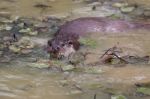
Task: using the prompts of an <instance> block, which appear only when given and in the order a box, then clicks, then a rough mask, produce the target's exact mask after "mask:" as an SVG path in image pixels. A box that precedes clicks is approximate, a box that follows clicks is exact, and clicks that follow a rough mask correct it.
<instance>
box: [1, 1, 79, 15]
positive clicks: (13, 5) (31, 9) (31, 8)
mask: <svg viewBox="0 0 150 99" xmlns="http://www.w3.org/2000/svg"><path fill="white" fill-rule="evenodd" d="M0 2H1V4H0V5H1V7H0V10H1V11H7V12H10V13H12V14H15V15H19V16H26V17H39V16H44V15H50V14H53V13H66V12H70V11H71V10H72V9H73V8H76V7H79V6H80V4H75V3H73V1H72V0H54V1H53V0H1V1H0ZM38 4H43V5H46V6H48V7H46V8H40V7H35V6H36V5H38Z"/></svg>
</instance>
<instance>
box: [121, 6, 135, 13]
mask: <svg viewBox="0 0 150 99" xmlns="http://www.w3.org/2000/svg"><path fill="white" fill-rule="evenodd" d="M134 9H135V7H134V6H128V7H121V8H120V10H121V12H123V13H129V12H132V11H133V10H134Z"/></svg>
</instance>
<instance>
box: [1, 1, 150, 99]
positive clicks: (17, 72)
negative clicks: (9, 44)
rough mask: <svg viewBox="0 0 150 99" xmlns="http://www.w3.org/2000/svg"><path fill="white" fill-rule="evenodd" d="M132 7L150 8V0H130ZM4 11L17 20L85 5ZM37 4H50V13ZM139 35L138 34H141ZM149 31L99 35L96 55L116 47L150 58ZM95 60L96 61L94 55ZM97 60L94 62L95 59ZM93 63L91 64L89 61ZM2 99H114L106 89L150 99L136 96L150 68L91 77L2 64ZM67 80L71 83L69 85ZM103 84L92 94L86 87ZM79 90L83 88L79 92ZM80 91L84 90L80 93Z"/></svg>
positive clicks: (21, 5)
mask: <svg viewBox="0 0 150 99" xmlns="http://www.w3.org/2000/svg"><path fill="white" fill-rule="evenodd" d="M127 1H128V2H131V3H135V2H136V3H139V4H143V5H146V6H149V5H150V0H127ZM0 2H1V3H0V11H6V12H10V13H11V14H13V15H16V16H25V17H39V16H45V15H49V14H54V13H67V12H70V11H71V10H72V9H74V8H77V7H80V6H82V5H83V3H73V1H72V0H56V1H55V2H52V1H51V0H1V1H0ZM37 3H42V4H48V5H50V6H51V7H48V8H46V9H42V8H35V7H34V5H35V4H37ZM137 32H138V33H137ZM149 37H150V34H149V31H145V30H141V31H132V33H131V34H128V35H123V36H122V35H120V36H117V35H109V36H107V35H103V36H102V35H97V34H96V35H95V36H94V38H96V39H97V40H98V41H99V45H100V46H99V48H98V49H96V50H93V52H97V53H99V54H102V53H100V52H103V50H105V49H108V48H110V47H112V46H114V45H117V44H118V42H119V44H118V45H119V46H121V47H124V48H127V47H128V49H126V50H130V51H129V52H131V53H132V54H134V55H135V54H136V55H137V53H138V55H139V56H144V55H150V46H149V42H150V38H149ZM93 57H96V56H94V55H93ZM92 59H93V58H92ZM89 60H91V59H90V58H89ZM0 65H1V66H0V99H42V98H43V99H59V98H61V99H92V98H93V97H94V94H95V93H97V99H110V94H108V93H105V92H103V89H105V88H115V89H118V90H120V92H121V93H123V94H125V95H126V96H127V97H128V98H129V99H141V98H142V99H149V97H138V96H135V95H134V91H135V89H134V87H135V86H134V84H135V83H147V82H150V73H149V72H150V66H149V65H143V64H141V65H127V66H125V67H113V66H112V67H109V66H101V67H100V69H102V70H103V71H104V73H102V74H87V73H79V72H71V73H61V72H52V71H49V70H45V69H44V70H43V69H42V70H40V69H36V68H29V67H25V66H16V65H17V64H7V65H2V64H0ZM66 80H67V81H68V82H69V83H65V82H66ZM91 83H92V84H93V83H94V84H95V83H100V84H102V85H103V86H104V88H102V89H101V88H100V89H99V88H98V89H96V90H91V89H90V88H88V87H87V86H86V85H88V84H91ZM78 86H79V88H78ZM80 88H81V89H82V90H80Z"/></svg>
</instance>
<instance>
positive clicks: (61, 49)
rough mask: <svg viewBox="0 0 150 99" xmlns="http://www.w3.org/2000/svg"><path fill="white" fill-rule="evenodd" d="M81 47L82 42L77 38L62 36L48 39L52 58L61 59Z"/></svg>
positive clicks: (48, 49)
mask: <svg viewBox="0 0 150 99" xmlns="http://www.w3.org/2000/svg"><path fill="white" fill-rule="evenodd" d="M79 47H80V43H79V42H78V41H77V39H73V38H72V39H68V38H62V37H55V38H54V39H52V40H49V41H48V47H47V52H48V53H50V56H51V57H52V58H57V59H61V58H63V57H68V56H69V55H70V54H72V53H74V52H75V51H76V50H78V49H79Z"/></svg>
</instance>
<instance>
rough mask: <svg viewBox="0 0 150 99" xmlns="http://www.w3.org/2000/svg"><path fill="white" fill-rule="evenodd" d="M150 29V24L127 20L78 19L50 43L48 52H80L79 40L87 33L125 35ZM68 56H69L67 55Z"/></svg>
mask: <svg viewBox="0 0 150 99" xmlns="http://www.w3.org/2000/svg"><path fill="white" fill-rule="evenodd" d="M139 28H140V29H150V24H142V23H137V22H129V21H125V20H110V19H106V18H99V17H86V18H78V19H75V20H72V21H69V22H66V23H65V24H64V25H62V26H60V29H59V30H58V31H57V33H56V34H55V35H54V38H53V39H52V40H49V41H48V46H49V48H48V52H50V53H57V54H55V55H56V56H59V55H60V52H62V53H63V54H62V53H61V55H65V54H64V53H65V52H66V51H68V50H69V49H70V48H73V49H74V50H78V49H79V47H80V43H79V42H78V39H79V37H80V36H84V35H86V34H87V33H102V34H111V33H125V32H126V31H129V30H134V29H139ZM67 55H68V54H67Z"/></svg>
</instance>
